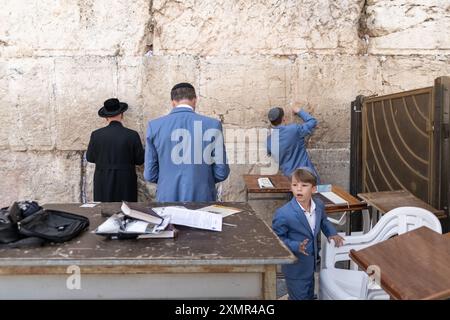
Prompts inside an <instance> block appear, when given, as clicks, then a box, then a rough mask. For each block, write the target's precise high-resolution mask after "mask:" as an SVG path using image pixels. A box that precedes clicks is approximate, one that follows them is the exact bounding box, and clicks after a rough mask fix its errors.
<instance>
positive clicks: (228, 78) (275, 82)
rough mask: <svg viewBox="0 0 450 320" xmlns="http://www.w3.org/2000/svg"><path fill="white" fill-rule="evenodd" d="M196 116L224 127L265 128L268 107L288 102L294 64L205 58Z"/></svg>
mask: <svg viewBox="0 0 450 320" xmlns="http://www.w3.org/2000/svg"><path fill="white" fill-rule="evenodd" d="M200 61H201V62H200V90H199V93H200V103H199V106H198V110H199V112H202V113H203V114H206V115H209V116H212V117H214V118H220V119H221V120H222V122H223V124H224V126H227V127H239V128H246V127H262V126H265V127H267V126H268V120H267V116H266V115H267V111H268V110H269V109H270V107H271V106H282V107H283V106H286V105H287V104H288V102H289V99H290V81H291V70H292V68H293V63H292V61H291V60H289V59H286V58H284V59H280V58H273V57H272V58H264V57H263V58H252V57H220V58H218V57H217V58H216V57H208V58H205V59H201V60H200Z"/></svg>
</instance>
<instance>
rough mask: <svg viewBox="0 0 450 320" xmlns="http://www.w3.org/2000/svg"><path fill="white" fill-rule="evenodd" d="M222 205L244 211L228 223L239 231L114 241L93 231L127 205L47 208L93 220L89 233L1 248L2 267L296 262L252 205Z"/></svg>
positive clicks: (189, 232)
mask: <svg viewBox="0 0 450 320" xmlns="http://www.w3.org/2000/svg"><path fill="white" fill-rule="evenodd" d="M210 204H213V203H195V204H194V203H176V204H175V205H183V206H186V207H187V208H190V209H196V208H200V207H204V206H206V205H210ZM220 204H222V205H225V206H227V205H229V206H231V207H237V208H241V209H243V210H244V211H242V212H239V213H236V214H234V215H231V216H228V217H226V218H224V220H223V221H224V222H226V223H231V224H235V225H236V227H234V226H228V225H223V227H222V231H221V232H214V231H207V230H200V229H194V228H189V227H183V226H177V229H178V230H179V233H178V237H177V238H175V239H140V240H134V239H133V240H109V239H106V238H105V237H102V236H98V235H95V234H94V233H92V231H93V230H95V229H96V228H97V226H98V225H100V224H101V223H103V222H104V221H105V220H106V219H107V218H106V217H105V216H104V215H105V214H109V215H111V214H113V213H116V212H118V211H120V205H121V203H102V204H100V205H97V206H96V207H94V208H80V205H81V204H47V205H44V207H45V208H48V209H50V208H52V209H60V210H64V211H67V212H72V213H75V214H80V215H84V216H86V217H88V218H89V220H90V227H89V230H88V231H86V232H84V233H83V234H81V235H80V236H78V237H77V238H75V239H73V240H71V241H69V242H65V243H61V244H47V245H45V246H43V247H38V248H27V249H10V248H9V249H7V248H1V247H0V269H1V267H2V266H11V265H20V266H33V267H34V266H36V265H38V266H39V265H67V264H68V265H71V264H80V265H93V264H96V263H100V264H101V265H117V264H122V265H123V264H125V265H157V264H158V265H258V264H260V265H269V264H281V263H292V262H294V261H295V256H294V255H293V254H292V253H291V252H290V251H289V249H287V247H286V246H285V245H284V244H283V243H282V242H281V241H280V240H279V239H278V237H277V236H276V235H275V234H274V233H273V232H272V230H271V229H270V228H269V227H268V226H267V225H266V224H265V223H264V222H263V221H262V220H261V219H260V218H259V217H258V216H257V215H256V213H255V212H254V211H253V209H252V208H251V207H250V206H249V205H248V204H246V203H242V202H229V203H227V202H224V203H220ZM147 205H149V206H153V207H156V206H163V205H170V204H167V203H165V204H158V203H147ZM0 273H1V272H0Z"/></svg>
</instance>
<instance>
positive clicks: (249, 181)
mask: <svg viewBox="0 0 450 320" xmlns="http://www.w3.org/2000/svg"><path fill="white" fill-rule="evenodd" d="M242 177H243V178H244V183H245V187H246V188H247V191H248V192H249V193H290V192H291V181H290V180H289V178H288V177H286V176H283V175H280V174H277V175H266V176H264V175H259V174H244V175H243V176H242ZM262 177H267V178H269V179H270V181H272V184H273V185H274V188H260V187H259V185H258V179H259V178H262Z"/></svg>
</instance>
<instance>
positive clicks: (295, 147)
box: [267, 107, 319, 183]
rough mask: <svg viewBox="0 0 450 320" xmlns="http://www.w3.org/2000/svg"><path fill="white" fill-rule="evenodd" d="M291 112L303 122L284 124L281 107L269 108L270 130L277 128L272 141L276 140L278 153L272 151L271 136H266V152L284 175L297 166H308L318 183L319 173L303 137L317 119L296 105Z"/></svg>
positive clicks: (287, 175) (311, 130)
mask: <svg viewBox="0 0 450 320" xmlns="http://www.w3.org/2000/svg"><path fill="white" fill-rule="evenodd" d="M292 112H293V113H294V114H296V115H297V116H299V117H300V118H301V119H302V120H303V124H298V123H292V124H287V125H286V124H285V123H286V120H285V117H284V111H283V109H282V108H279V107H276V108H272V109H270V111H269V114H268V118H269V121H270V123H271V124H272V130H278V137H279V139H278V141H274V143H275V142H278V154H276V152H274V153H273V152H272V150H276V148H273V147H272V138H271V136H269V137H268V138H267V153H268V154H269V155H272V156H273V157H274V159H275V160H276V161H277V162H278V163H279V165H280V169H281V172H282V173H283V175H285V176H286V177H290V176H291V175H292V172H294V170H295V169H297V168H300V167H308V168H310V169H311V170H312V171H313V172H314V174H315V175H316V177H317V182H318V183H319V175H318V174H317V171H316V169H315V168H314V165H313V163H312V162H311V160H310V159H309V156H308V152H307V151H306V143H305V138H306V137H307V136H309V135H310V134H311V133H312V132H313V131H314V128H315V127H316V125H317V120H316V119H315V118H314V117H312V116H311V115H310V114H309V113H308V112H306V111H304V110H301V109H300V108H298V107H294V108H292Z"/></svg>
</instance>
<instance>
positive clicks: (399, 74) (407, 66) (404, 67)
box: [378, 56, 450, 95]
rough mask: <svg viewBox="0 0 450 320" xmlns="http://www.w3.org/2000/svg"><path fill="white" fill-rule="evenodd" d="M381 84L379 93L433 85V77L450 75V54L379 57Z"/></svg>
mask: <svg viewBox="0 0 450 320" xmlns="http://www.w3.org/2000/svg"><path fill="white" fill-rule="evenodd" d="M379 62H380V68H379V69H380V73H381V76H382V86H381V88H380V90H379V92H378V93H379V94H380V95H381V94H388V93H395V92H401V91H406V90H412V89H419V88H424V87H431V86H433V85H434V79H436V78H438V77H440V76H450V56H436V57H403V56H387V57H379Z"/></svg>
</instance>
